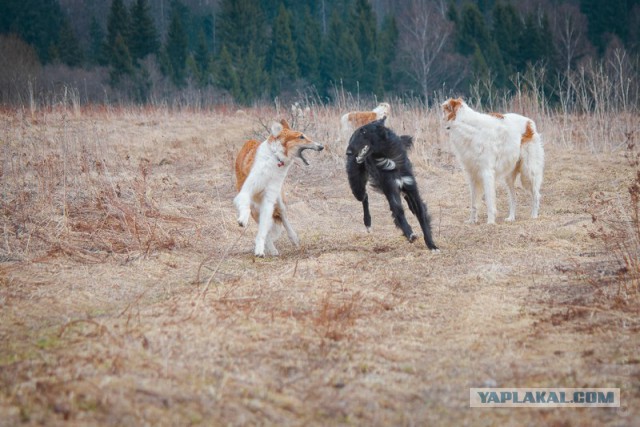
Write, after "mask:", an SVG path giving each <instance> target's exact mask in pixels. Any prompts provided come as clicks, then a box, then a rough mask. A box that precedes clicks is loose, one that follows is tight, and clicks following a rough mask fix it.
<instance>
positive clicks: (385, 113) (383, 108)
mask: <svg viewBox="0 0 640 427" xmlns="http://www.w3.org/2000/svg"><path fill="white" fill-rule="evenodd" d="M373 112H374V113H376V117H377V118H379V119H380V118H382V117H389V113H390V112H391V106H390V105H389V104H387V103H386V102H381V103H380V104H378V106H377V107H376V108H374V109H373Z"/></svg>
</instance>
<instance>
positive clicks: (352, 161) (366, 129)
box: [347, 117, 438, 250]
mask: <svg viewBox="0 0 640 427" xmlns="http://www.w3.org/2000/svg"><path fill="white" fill-rule="evenodd" d="M385 119H386V117H383V118H382V119H380V120H376V121H374V122H371V123H369V124H367V125H364V126H362V127H361V128H358V129H357V130H356V131H355V132H354V133H353V135H351V139H350V140H349V147H348V148H347V176H348V177H349V185H350V186H351V192H352V193H353V195H354V196H355V198H356V199H358V200H359V201H361V202H362V208H363V210H364V225H365V226H366V227H367V229H369V227H371V214H370V213H369V196H368V194H367V182H369V183H370V184H371V186H372V187H373V188H374V189H375V190H377V191H379V192H381V193H383V194H384V195H385V196H386V197H387V201H388V202H389V207H390V208H391V214H392V215H393V219H394V222H395V224H396V227H398V228H400V229H401V230H402V232H403V234H404V235H405V237H406V238H407V239H408V240H409V242H413V241H414V240H416V238H417V237H416V235H415V234H414V233H413V231H412V230H411V226H410V225H409V223H408V222H407V219H406V218H405V216H404V209H403V208H402V201H401V199H400V195H401V194H402V196H403V197H404V199H405V200H406V201H407V205H408V206H409V209H410V210H411V212H413V214H414V215H415V216H416V217H417V218H418V221H419V222H420V227H422V233H423V234H424V240H425V243H426V244H427V247H428V248H429V249H432V250H436V249H438V248H437V246H436V245H435V243H434V242H433V238H432V236H431V219H430V218H429V214H428V213H427V207H426V205H425V204H424V202H423V201H422V199H421V198H420V194H419V192H418V186H417V183H416V179H415V177H414V176H413V169H412V166H411V161H410V160H409V157H408V155H407V150H409V149H410V148H411V147H412V146H413V140H412V139H411V137H410V136H407V135H403V136H398V135H396V134H395V133H394V132H393V131H392V130H391V129H389V128H388V127H386V126H385V125H384V122H385ZM367 147H368V148H367ZM403 177H404V181H402V179H403ZM398 182H402V186H400V185H399V184H398Z"/></svg>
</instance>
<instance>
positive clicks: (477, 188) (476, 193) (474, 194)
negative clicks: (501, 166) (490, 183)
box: [467, 175, 482, 224]
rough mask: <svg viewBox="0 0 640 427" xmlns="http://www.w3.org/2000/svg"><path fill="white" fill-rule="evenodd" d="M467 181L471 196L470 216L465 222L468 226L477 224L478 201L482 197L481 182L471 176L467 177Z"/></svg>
mask: <svg viewBox="0 0 640 427" xmlns="http://www.w3.org/2000/svg"><path fill="white" fill-rule="evenodd" d="M467 180H468V181H469V192H470V194H471V199H470V203H471V215H470V216H469V219H468V220H467V223H468V224H475V223H477V222H478V200H480V197H481V196H482V182H480V180H479V179H475V178H474V177H472V176H471V175H469V176H467Z"/></svg>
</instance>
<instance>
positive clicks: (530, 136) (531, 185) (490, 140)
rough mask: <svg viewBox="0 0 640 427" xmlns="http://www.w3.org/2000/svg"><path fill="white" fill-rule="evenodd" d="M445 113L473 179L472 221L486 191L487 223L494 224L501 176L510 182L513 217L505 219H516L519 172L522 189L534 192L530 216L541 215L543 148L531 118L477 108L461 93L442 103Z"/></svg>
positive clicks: (459, 154) (458, 154)
mask: <svg viewBox="0 0 640 427" xmlns="http://www.w3.org/2000/svg"><path fill="white" fill-rule="evenodd" d="M442 113H443V118H444V120H445V122H446V127H447V129H449V131H450V139H451V144H452V145H453V148H454V151H455V153H456V157H457V158H458V160H459V161H460V163H461V164H462V167H463V168H464V170H465V172H466V174H467V178H468V181H469V188H470V190H471V217H470V218H469V222H471V223H476V222H477V221H478V209H477V204H478V200H479V199H480V198H481V197H482V194H483V193H484V198H485V203H486V204H487V223H488V224H494V223H495V220H496V188H495V182H496V180H497V179H500V180H504V181H505V183H506V184H507V192H508V195H509V216H508V217H507V218H506V221H514V220H515V219H516V199H515V180H516V178H517V177H518V175H520V180H521V181H522V185H523V186H524V188H525V189H527V190H528V191H529V192H530V193H531V203H532V207H531V218H537V217H538V210H539V208H540V186H541V185H542V175H543V172H544V149H543V147H542V139H541V137H540V134H539V133H538V131H537V130H536V125H535V123H534V122H533V120H531V119H529V118H527V117H524V116H521V115H519V114H512V113H510V114H497V113H491V114H483V113H479V112H477V111H474V110H473V109H472V108H471V107H469V106H468V105H467V104H466V103H465V102H464V101H463V100H462V99H461V98H458V99H449V100H447V101H446V102H444V103H443V104H442Z"/></svg>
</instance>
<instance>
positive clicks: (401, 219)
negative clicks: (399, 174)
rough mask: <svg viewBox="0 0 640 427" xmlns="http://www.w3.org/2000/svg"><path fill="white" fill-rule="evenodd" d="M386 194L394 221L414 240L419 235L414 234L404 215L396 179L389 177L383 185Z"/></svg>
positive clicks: (410, 240) (408, 237)
mask: <svg viewBox="0 0 640 427" xmlns="http://www.w3.org/2000/svg"><path fill="white" fill-rule="evenodd" d="M382 190H383V192H384V195H385V196H387V201H388V202H389V208H391V214H392V215H393V221H394V222H395V224H396V227H398V228H399V229H401V230H402V233H403V234H404V236H405V237H406V238H407V240H409V242H414V241H415V240H416V239H417V236H416V235H415V234H413V230H412V229H411V226H410V225H409V223H408V222H407V218H406V217H405V216H404V209H402V201H401V200H400V190H399V189H398V185H397V183H396V182H395V180H394V179H388V180H386V181H385V182H384V184H383V185H382Z"/></svg>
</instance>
